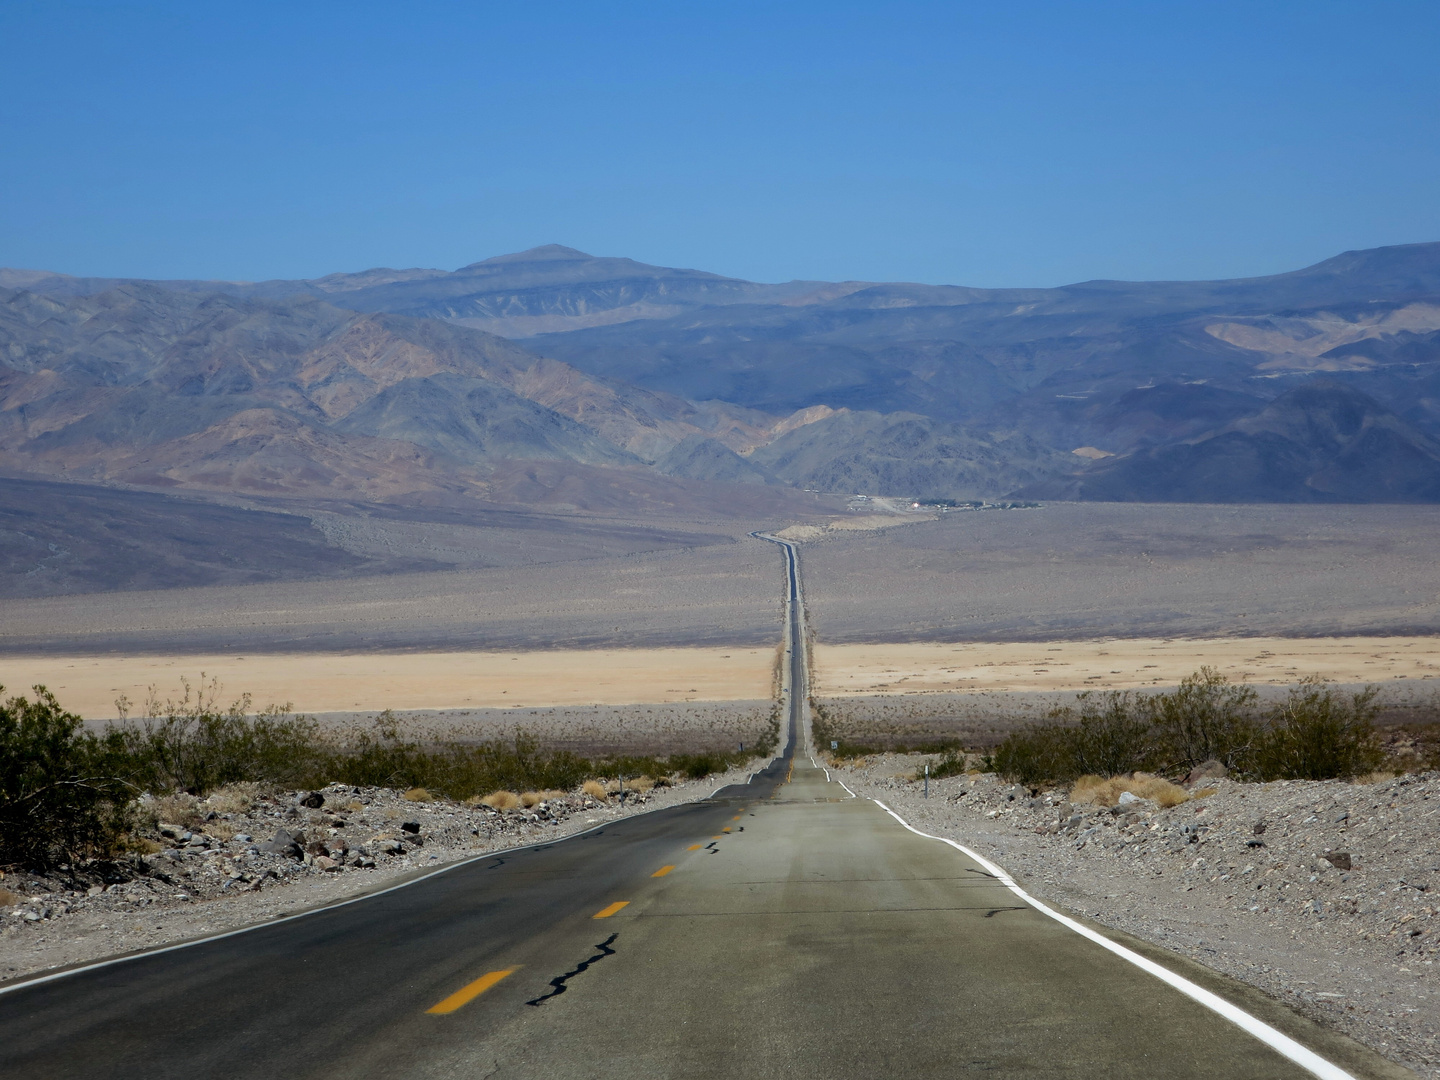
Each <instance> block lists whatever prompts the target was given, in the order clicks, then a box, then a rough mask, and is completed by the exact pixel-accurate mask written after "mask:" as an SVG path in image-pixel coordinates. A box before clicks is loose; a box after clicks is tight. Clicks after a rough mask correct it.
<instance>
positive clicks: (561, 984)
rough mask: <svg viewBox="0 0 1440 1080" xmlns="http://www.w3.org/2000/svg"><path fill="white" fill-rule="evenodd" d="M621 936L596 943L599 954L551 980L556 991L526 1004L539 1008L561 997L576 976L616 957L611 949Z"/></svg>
mask: <svg viewBox="0 0 1440 1080" xmlns="http://www.w3.org/2000/svg"><path fill="white" fill-rule="evenodd" d="M619 936H620V935H619V933H618V932H617V933H614V934H611V935H610V936H609V937H608V938H606V939H605V940H604V941H598V942H596V943H595V948H597V949H599V950H600V951H599V952H597V953H596V954H595V955H594V956H587V957H586V958H585V959H584V960H581V961H580V963H578V964H576V965H575V967H574V968H573V969H571V970H570V971H567V972H566V973H565V974H564V975H557V976H555V978H553V979H551V980H550V985H551V986H553V987H554V989H553V990H551V991H550V993H548V994H542V995H541V996H540V997H538V998H535V999H534V1000H533V1001H527V1002H526V1003H525V1004H526V1005H536V1006H538V1005H542V1004H544V1003H545V1002H547V1001H549V1000H550V999H551V998H553V997H559V996H560V995H561V994H563V993H564V992H565V990H566V986H565V984H566V983H567V982H569V981H570V980H571V979H573V978H574V977H575V976H576V975H579V974H580V973H581V972H582V971H584V970H586V969H587V968H589V966H590V965H591V964H595V963H599V962H600V961H601V960H604V959H605V957H607V956H614V955H615V950H614V949H612V948H610V946H611V945H613V944H614V943H615V939H616V938H618V937H619Z"/></svg>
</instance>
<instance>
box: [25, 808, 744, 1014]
mask: <svg viewBox="0 0 1440 1080" xmlns="http://www.w3.org/2000/svg"><path fill="white" fill-rule="evenodd" d="M715 790H716V791H719V790H721V789H720V788H716V789H715ZM709 798H713V794H712V795H706V796H705V799H709ZM695 801H696V802H703V801H704V799H696V800H695ZM684 805H686V804H685V803H676V804H675V806H684ZM673 809H674V807H673V806H655V807H651V808H650V809H649V810H641V811H640V812H639V813H638V814H627V815H626V816H625V817H619V818H614V819H612V820H610V821H602V822H601V823H600V824H599V825H592V826H590V828H588V829H581V830H580V831H579V832H577V833H569V834H568V835H566V836H561V837H558V838H556V839H554V840H542V841H540V842H539V843H531V844H517V845H516V846H514V847H508V848H497V849H496V850H494V851H485V852H481V853H480V854H479V855H472V856H470V857H469V858H468V859H460V860H459V861H458V862H452V863H446V864H445V865H444V866H437V867H436V868H435V869H434V870H431V871H430V872H429V873H428V874H421V875H420V876H419V877H415V878H411V879H410V880H409V881H401V882H398V883H397V884H395V885H391V886H389V887H388V888H384V889H379V890H377V891H375V892H367V893H364V894H363V895H361V896H352V897H350V899H348V900H337V901H336V902H335V903H333V904H323V905H321V906H320V907H315V908H309V909H308V910H306V911H297V912H296V913H295V914H293V915H282V916H280V918H278V919H267V920H265V921H264V922H258V923H251V924H250V925H249V926H241V927H238V928H237V929H234V930H225V931H223V932H221V933H218V934H207V935H205V936H204V937H198V938H192V939H191V940H189V941H179V942H176V943H175V944H174V945H162V946H161V947H160V948H158V949H140V950H138V951H136V952H132V953H126V954H125V955H123V956H112V957H110V958H109V959H108V960H97V961H96V962H95V963H93V964H85V965H84V966H82V967H73V968H66V969H65V970H64V971H55V972H52V973H51V974H49V975H40V976H37V977H36V978H33V979H22V980H21V981H18V982H13V983H9V984H7V985H3V986H0V995H3V994H9V993H12V992H13V991H16V990H23V989H25V988H26V987H28V986H39V985H40V984H41V983H47V982H54V981H55V980H57V979H66V978H69V977H70V976H71V975H79V974H81V973H82V972H85V971H96V970H98V969H99V968H106V967H113V966H114V965H116V964H127V963H129V962H130V961H131V960H140V959H142V958H144V957H146V956H159V955H160V954H161V953H167V952H175V951H176V950H177V949H189V948H193V947H194V946H196V945H207V944H209V943H210V942H212V941H221V940H223V939H225V938H229V937H236V936H238V935H240V934H248V933H250V932H251V931H252V930H264V929H265V928H266V927H270V926H279V925H280V924H281V923H287V922H293V921H294V920H295V919H303V918H306V917H307V916H309V915H319V914H321V913H322V912H325V911H334V910H335V909H336V908H342V907H349V906H350V905H351V904H358V903H360V902H362V901H364V900H373V899H375V897H377V896H384V895H385V894H386V893H392V892H395V891H396V890H397V889H405V888H409V887H410V886H411V885H419V884H420V882H422V881H429V880H430V879H431V878H433V877H439V876H440V875H441V874H447V873H449V872H450V871H451V870H458V869H460V867H462V866H469V865H470V864H471V863H474V862H480V861H481V860H483V859H493V858H495V857H496V856H499V855H513V854H514V853H516V852H518V851H524V850H526V849H527V848H535V847H549V846H551V845H552V844H563V843H564V842H565V841H566V840H574V839H577V838H578V837H581V836H584V835H585V834H586V833H592V832H595V831H596V830H597V829H606V828H609V827H610V826H611V825H615V824H618V823H619V822H622V821H633V820H634V819H635V818H638V817H644V816H645V815H646V814H658V813H660V812H661V811H662V810H673Z"/></svg>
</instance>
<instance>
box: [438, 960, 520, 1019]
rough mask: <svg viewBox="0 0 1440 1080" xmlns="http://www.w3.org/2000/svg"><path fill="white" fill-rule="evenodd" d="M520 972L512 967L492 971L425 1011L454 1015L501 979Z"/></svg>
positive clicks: (517, 968)
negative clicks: (453, 1013) (457, 1010)
mask: <svg viewBox="0 0 1440 1080" xmlns="http://www.w3.org/2000/svg"><path fill="white" fill-rule="evenodd" d="M519 970H520V968H519V967H512V968H506V969H505V970H504V971H492V972H490V973H489V974H487V975H481V976H480V978H478V979H476V980H475V981H474V982H472V983H471V984H470V985H469V986H462V987H461V988H460V989H459V990H456V991H455V993H453V994H451V995H450V996H449V997H447V998H446V999H445V1000H444V1001H442V1002H440V1003H439V1004H438V1005H432V1006H430V1008H428V1009H426V1010H425V1011H426V1012H427V1013H440V1014H444V1013H452V1012H454V1011H455V1010H456V1009H458V1008H460V1006H462V1005H467V1004H469V1003H470V1002H471V1001H473V1000H474V999H475V998H477V997H479V996H480V995H481V994H483V993H484V992H485V991H486V990H489V989H490V988H491V987H492V986H494V985H495V984H496V983H498V982H499V981H500V980H501V979H503V978H505V976H507V975H513V974H515V972H517V971H519Z"/></svg>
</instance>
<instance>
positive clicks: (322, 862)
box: [315, 855, 340, 870]
mask: <svg viewBox="0 0 1440 1080" xmlns="http://www.w3.org/2000/svg"><path fill="white" fill-rule="evenodd" d="M315 868H316V869H317V870H339V869H340V864H339V863H337V862H336V861H335V860H334V859H332V858H330V857H329V856H328V855H317V856H315Z"/></svg>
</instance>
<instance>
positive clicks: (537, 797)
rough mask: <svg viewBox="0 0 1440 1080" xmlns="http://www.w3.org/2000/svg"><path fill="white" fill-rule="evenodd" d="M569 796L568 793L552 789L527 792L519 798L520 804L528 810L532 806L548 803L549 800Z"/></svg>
mask: <svg viewBox="0 0 1440 1080" xmlns="http://www.w3.org/2000/svg"><path fill="white" fill-rule="evenodd" d="M569 794H570V793H569V792H568V791H557V790H555V789H554V788H549V789H546V790H545V791H527V792H525V793H524V794H523V795H521V796H520V803H521V805H522V806H524V807H525V809H527V810H528V809H530V808H531V807H532V806H539V805H540V804H541V803H542V802H549V801H550V800H551V799H563V798H565V796H567V795H569Z"/></svg>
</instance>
